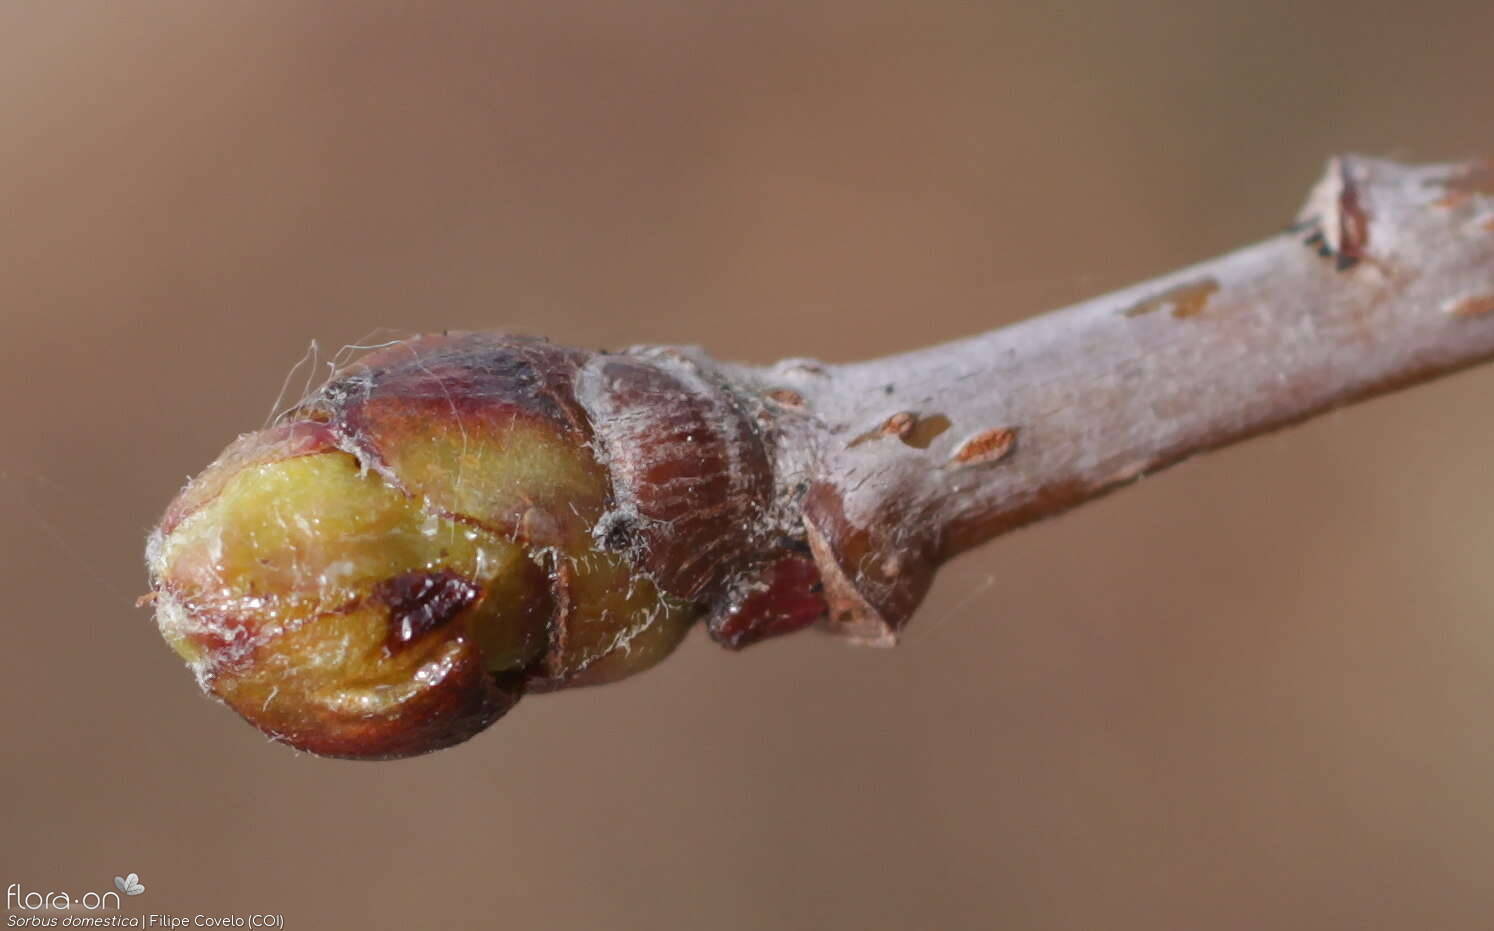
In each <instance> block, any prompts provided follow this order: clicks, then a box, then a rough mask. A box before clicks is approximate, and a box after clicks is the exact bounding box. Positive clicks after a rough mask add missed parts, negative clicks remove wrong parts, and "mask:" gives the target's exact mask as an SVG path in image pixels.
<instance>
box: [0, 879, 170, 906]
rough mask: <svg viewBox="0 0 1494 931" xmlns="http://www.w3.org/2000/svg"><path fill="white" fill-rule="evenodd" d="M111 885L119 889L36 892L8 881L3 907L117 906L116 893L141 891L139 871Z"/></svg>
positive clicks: (118, 900)
mask: <svg viewBox="0 0 1494 931" xmlns="http://www.w3.org/2000/svg"><path fill="white" fill-rule="evenodd" d="M114 887H115V888H116V889H118V890H119V892H85V893H83V894H82V895H80V896H73V895H69V894H68V893H66V892H61V891H58V890H50V889H49V890H47V891H44V892H36V891H34V890H31V889H26V888H23V887H22V886H21V884H20V883H11V884H10V885H8V886H6V887H5V909H6V911H10V910H13V909H19V910H21V911H23V912H36V911H68V910H71V909H82V910H83V911H87V912H93V911H99V910H100V909H106V908H113V909H117V908H119V907H120V901H121V899H120V898H119V893H120V892H123V893H124V894H125V895H139V894H140V893H142V892H144V891H145V884H144V883H142V882H140V874H138V873H131V874H130V875H128V876H116V877H114Z"/></svg>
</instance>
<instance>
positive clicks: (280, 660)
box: [149, 157, 1494, 757]
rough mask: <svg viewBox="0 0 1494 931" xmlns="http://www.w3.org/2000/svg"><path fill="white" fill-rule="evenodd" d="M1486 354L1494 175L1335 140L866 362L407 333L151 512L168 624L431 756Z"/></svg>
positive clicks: (335, 739) (894, 594) (874, 634)
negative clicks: (1121, 266)
mask: <svg viewBox="0 0 1494 931" xmlns="http://www.w3.org/2000/svg"><path fill="white" fill-rule="evenodd" d="M1491 356H1494V167H1491V166H1490V165H1488V164H1482V165H1462V166H1430V167H1406V166H1401V165H1397V164H1394V163H1391V162H1385V161H1377V160H1372V159H1365V158H1357V157H1355V158H1347V157H1346V158H1340V159H1335V160H1334V161H1332V162H1331V163H1330V166H1329V170H1328V173H1327V176H1326V177H1325V178H1324V179H1323V180H1322V181H1321V182H1320V183H1319V185H1318V186H1317V188H1316V189H1315V190H1314V191H1313V193H1312V195H1311V196H1310V198H1309V199H1308V202H1307V205H1306V206H1305V208H1304V209H1303V212H1302V214H1301V216H1300V218H1299V220H1298V222H1297V223H1296V224H1295V225H1294V226H1293V227H1292V229H1291V230H1290V231H1288V232H1286V233H1283V234H1282V235H1279V236H1276V237H1274V238H1272V239H1268V240H1266V241H1264V242H1262V243H1259V244H1257V245H1254V246H1250V247H1248V248H1245V249H1242V250H1240V251H1238V252H1235V253H1232V254H1230V255H1227V256H1224V257H1221V258H1218V259H1214V260H1211V261H1208V262H1204V263H1202V264H1199V265H1196V266H1194V267H1192V268H1188V269H1184V270H1182V271H1179V272H1176V273H1174V274H1170V275H1167V276H1164V277H1162V278H1159V279H1156V280H1154V281H1151V282H1147V283H1145V284H1141V285H1137V286H1135V287H1132V288H1128V289H1125V290H1123V291H1119V292H1116V293H1114V294H1111V295H1107V296H1105V297H1101V298H1097V299H1094V300H1091V301H1088V302H1086V303H1083V304H1079V305H1077V306H1074V307H1071V308H1069V309H1066V310H1062V311H1057V312H1054V313H1050V314H1047V315H1045V316H1041V317H1037V318H1034V319H1032V320H1029V321H1026V322H1024V323H1020V324H1017V325H1015V326H1010V327H1006V328H1003V329H999V330H995V331H993V332H991V333H988V334H985V335H983V336H977V337H974V338H972V339H968V340H964V341H961V342H956V343H950V344H947V345H943V346H937V347H934V348H931V349H925V350H922V351H919V352H914V353H910V354H907V355H900V356H894V357H890V358H886V359H879V360H875V361H871V362H863V363H858V364H853V365H840V366H831V365H826V364H823V363H820V362H816V361H812V360H802V359H800V360H788V361H785V362H781V363H779V364H777V365H775V366H772V367H768V368H753V367H745V366H735V365H726V364H721V363H718V362H715V361H714V360H712V359H710V358H709V357H707V356H705V355H704V354H702V353H701V352H699V351H697V350H690V349H678V348H662V347H639V348H635V349H632V350H628V351H626V352H623V353H617V354H609V353H588V352H583V351H579V350H572V349H565V348H562V347H557V346H553V345H550V344H548V343H543V342H540V341H535V340H526V339H522V338H518V337H507V336H501V335H493V334H442V335H439V336H429V337H420V338H416V339H414V340H410V341H406V342H404V343H400V344H398V345H395V346H391V347H388V348H384V349H382V350H380V351H377V352H375V353H373V354H371V355H369V356H367V357H365V358H364V359H363V360H362V361H361V362H360V363H358V364H356V365H354V366H352V367H350V368H349V369H347V370H345V371H344V372H342V373H341V374H340V375H339V376H338V377H337V378H335V379H334V380H333V381H331V382H330V383H329V384H328V385H327V386H326V387H325V388H323V389H322V390H321V391H320V392H319V393H318V394H317V395H316V396H314V397H313V398H312V399H310V400H309V401H308V402H306V403H304V404H303V405H301V406H300V407H298V408H297V409H295V410H293V411H291V412H289V413H288V414H287V415H286V417H285V418H284V419H283V420H282V422H281V423H280V424H279V425H278V426H276V427H274V428H272V429H271V430H269V431H262V432H261V433H258V434H252V435H250V436H248V437H245V438H242V439H241V440H240V442H239V443H237V444H235V446H233V447H231V448H230V450H229V451H228V452H226V453H225V454H224V456H223V457H222V458H220V460H219V461H218V462H217V463H215V464H214V465H213V466H212V467H210V468H209V469H208V470H207V471H206V472H205V473H204V474H203V475H201V476H199V477H198V478H197V479H196V480H195V481H194V482H193V483H192V484H191V485H189V486H188V488H187V489H186V490H185V491H184V492H183V493H182V495H181V496H180V497H179V498H178V499H177V501H176V502H175V503H174V504H173V505H172V508H171V509H170V510H169V511H168V512H167V515H166V518H165V519H164V520H163V522H162V525H161V527H160V528H159V529H158V531H157V532H156V534H155V535H154V536H153V538H152V543H151V547H150V553H149V561H150V566H151V572H152V584H153V589H154V591H155V595H156V598H155V604H156V608H157V616H158V620H159V622H160V624H161V627H162V630H163V632H164V633H165V635H166V636H167V639H168V640H169V641H171V642H172V643H173V645H174V646H176V647H177V649H178V651H179V652H181V653H182V655H183V656H184V657H185V658H187V659H188V661H189V662H190V663H191V664H192V665H193V667H194V669H196V671H197V672H198V675H199V678H200V680H201V681H202V683H203V684H204V686H205V687H206V688H208V689H209V690H211V691H212V692H213V693H214V694H217V695H219V696H220V697H223V698H224V699H225V700H227V701H228V702H229V703H230V704H231V705H233V706H234V707H235V708H236V709H237V710H239V711H240V713H242V714H244V715H245V716H246V717H248V718H249V719H250V720H251V721H253V722H254V723H256V724H258V725H259V726H260V727H262V728H264V729H265V730H267V731H269V732H270V733H272V734H273V735H274V736H276V737H279V738H281V739H284V740H286V741H288V742H290V743H292V744H295V745H296V746H300V747H304V748H307V749H311V750H313V751H315V752H319V753H329V754H335V755H346V756H358V757H387V756H399V755H406V754H409V753H416V752H422V751H424V750H429V749H434V748H436V747H439V746H444V745H447V744H450V743H454V742H456V741H459V740H462V739H465V738H466V737H468V736H470V735H471V734H472V733H474V732H476V731H477V730H479V729H481V728H482V727H484V726H486V725H487V724H488V723H490V722H491V721H492V720H493V719H495V718H496V717H498V716H499V715H500V714H502V713H503V712H504V711H505V710H506V709H507V708H508V707H509V706H510V705H512V703H513V702H514V701H515V700H517V698H518V696H519V695H520V694H521V693H522V692H523V691H525V690H530V691H533V690H549V689H555V688H563V687H569V686H574V685H582V684H593V683H598V682H606V681H610V680H613V679H616V678H621V677H622V676H626V675H630V674H632V673H633V672H636V671H638V670H640V669H642V668H646V667H647V666H649V665H651V664H652V663H654V662H656V661H657V660H658V659H660V658H662V657H663V656H664V655H667V653H668V652H669V651H670V650H671V649H673V647H674V645H675V644H676V643H677V642H678V640H679V638H680V637H681V636H682V635H683V633H684V631H685V629H686V628H687V627H688V626H689V625H690V623H691V622H692V621H694V620H695V619H696V618H698V617H700V618H703V619H704V621H705V625H706V627H707V629H708V630H709V631H710V633H711V635H712V636H713V637H715V638H716V639H717V640H718V641H720V642H721V643H723V644H724V645H726V646H730V647H740V646H743V645H746V644H749V643H752V642H755V641H758V640H761V639H763V638H764V637H769V636H776V635H780V634H785V633H789V632H792V631H795V630H798V629H800V628H803V627H805V626H809V625H810V624H813V623H815V622H817V621H818V622H821V623H822V624H823V625H824V626H826V627H828V628H829V629H831V630H833V631H835V632H838V633H841V634H844V635H847V636H850V637H852V638H855V639H857V640H860V641H863V642H867V643H874V644H890V643H893V642H895V641H896V638H897V633H898V631H899V630H900V629H901V628H902V627H903V625H904V624H906V623H907V621H908V619H909V618H910V617H911V615H912V613H913V611H914V609H915V608H916V607H917V605H918V603H919V601H920V600H921V599H922V598H923V596H924V594H925V593H926V591H927V590H928V587H929V584H930V581H931V580H932V578H933V575H934V572H935V571H936V570H937V568H938V566H939V565H940V564H941V563H942V562H943V561H944V560H946V559H948V558H949V557H950V556H952V555H954V554H956V553H959V552H961V551H963V550H966V549H969V548H970V547H972V546H975V545H977V544H979V543H981V542H982V541H984V540H987V539H990V538H991V537H993V536H995V535H997V534H1000V533H1003V532H1005V531H1007V530H1010V529H1013V528H1015V527H1018V526H1021V525H1023V524H1026V523H1030V522H1032V521H1035V520H1040V519H1042V518H1044V517H1048V516H1051V515H1054V514H1057V513H1059V512H1061V511H1064V510H1067V509H1068V508H1071V507H1073V506H1075V505H1077V504H1080V503H1082V502H1084V501H1087V500H1090V499H1092V498H1094V497H1096V496H1098V495H1101V494H1103V493H1105V492H1107V491H1109V490H1112V489H1114V488H1117V487H1119V486H1121V485H1124V484H1126V483H1128V482H1131V481H1134V480H1135V479H1136V478H1138V477H1140V476H1141V475H1144V474H1148V473H1151V472H1155V471H1157V470H1158V469H1161V468H1163V467H1165V466H1167V465H1169V464H1171V463H1174V462H1177V461H1179V460H1181V459H1183V458H1185V457H1187V456H1190V455H1193V454H1195V453H1199V452H1202V451H1205V450H1209V449H1213V448H1216V447H1219V446H1222V445H1224V444H1227V443H1231V442H1234V441H1236V440H1240V439H1243V438H1245V437H1249V436H1252V435H1255V434H1258V433H1261V432H1263V431H1266V430H1271V429H1274V428H1276V427H1280V426H1283V425H1285V424H1289V423H1293V422H1296V421H1300V420H1303V419H1305V418H1308V417H1311V416H1313V415H1314V414H1317V413H1320V412H1322V411H1325V410H1328V409H1330V408H1333V407H1335V406H1338V405H1341V404H1346V403H1349V402H1351V401H1355V400H1359V399H1361V398H1366V397H1369V396H1372V395H1374V394H1378V393H1380V392H1384V391H1389V390H1393V389H1396V388H1400V387H1404V386H1407V385H1410V384H1413V383H1415V382H1418V381H1422V380H1424V379H1427V378H1432V377H1435V376H1437V375H1442V374H1446V373H1448V372H1452V371H1455V370H1457V369H1459V368H1462V367H1464V366H1467V365H1471V364H1473V363H1476V362H1479V361H1483V360H1485V359H1488V358H1490V357H1491ZM267 502H269V503H267ZM288 502H294V503H293V504H291V503H288ZM287 508H291V509H292V510H293V511H294V512H295V514H294V517H293V519H287V518H286V517H285V510H286V509H287ZM370 540H372V541H374V542H372V543H371V542H369V541H370ZM422 541H423V542H422ZM329 580H330V581H329ZM370 683H373V685H370Z"/></svg>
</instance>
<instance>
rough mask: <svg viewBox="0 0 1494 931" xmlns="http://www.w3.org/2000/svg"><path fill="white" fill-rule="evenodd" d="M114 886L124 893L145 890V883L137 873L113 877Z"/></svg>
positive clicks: (137, 893)
mask: <svg viewBox="0 0 1494 931" xmlns="http://www.w3.org/2000/svg"><path fill="white" fill-rule="evenodd" d="M114 888H116V889H118V890H119V891H120V892H123V893H124V894H125V895H139V894H140V893H142V892H144V891H145V884H144V883H142V882H141V881H140V874H139V873H131V874H130V875H128V876H116V877H114Z"/></svg>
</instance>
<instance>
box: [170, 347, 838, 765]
mask: <svg viewBox="0 0 1494 931" xmlns="http://www.w3.org/2000/svg"><path fill="white" fill-rule="evenodd" d="M619 364H622V365H623V369H622V370H619V369H618V368H617V366H618V365H619ZM672 379H674V381H671V380H672ZM681 379H685V376H684V375H681V374H680V373H679V372H678V371H675V370H673V369H671V368H670V366H669V365H668V364H661V365H660V366H655V365H653V364H641V363H640V364H637V365H635V364H633V363H625V364H624V363H620V362H619V359H618V357H607V356H601V355H599V354H592V353H582V352H579V351H575V350H568V349H563V348H559V347H555V346H551V345H549V344H547V343H543V342H539V341H534V340H525V339H518V338H513V337H502V336H494V335H484V334H466V335H451V336H446V335H443V336H434V337H422V338H417V339H414V340H410V341H407V342H404V343H400V344H397V345H395V346H392V347H389V348H387V349H384V350H382V351H380V352H377V353H375V354H373V355H370V356H368V357H367V358H365V359H364V360H363V361H362V362H361V363H359V364H358V365H356V366H354V367H352V368H350V369H348V370H346V371H344V372H342V373H340V374H339V375H338V376H337V377H336V378H335V379H333V380H332V381H331V382H330V383H329V384H328V385H326V386H325V387H324V388H323V389H321V390H320V391H319V392H318V393H317V394H316V395H315V396H314V397H312V398H310V399H309V400H307V401H306V402H304V403H303V404H301V405H300V406H299V407H297V408H296V409H295V410H293V411H291V412H290V413H289V414H287V415H286V416H284V417H282V418H281V420H280V422H279V423H277V424H276V425H275V426H273V427H271V428H269V429H266V430H263V431H260V432H258V433H252V434H248V435H246V436H243V437H240V438H239V440H238V441H237V442H235V443H234V444H232V445H231V446H230V447H229V448H228V449H227V450H226V451H225V452H224V453H223V455H222V456H220V457H219V458H218V460H217V461H216V462H214V463H213V464H212V465H210V466H209V467H208V468H207V469H206V470H205V471H204V472H203V473H202V474H201V475H199V476H197V477H196V478H195V479H194V480H193V481H192V482H191V483H190V484H188V485H187V487H186V488H185V489H183V490H182V492H181V493H180V494H179V495H178V497H177V499H176V500H175V501H174V502H173V503H172V504H171V506H170V507H169V508H168V510H167V512H166V515H165V517H164V518H163V520H162V522H161V525H160V526H159V527H158V528H157V529H156V531H155V532H154V533H153V534H152V535H151V539H150V543H149V546H148V551H147V561H148V565H149V569H150V574H151V586H152V590H153V601H154V607H155V611H156V620H157V623H158V625H159V626H160V629H161V633H162V635H163V636H164V637H165V639H166V641H167V642H168V643H169V644H170V645H171V647H172V648H173V649H174V650H176V652H177V653H178V654H180V655H181V657H182V658H183V659H184V660H185V661H186V662H187V664H188V665H189V666H190V667H191V669H192V670H193V671H194V672H195V674H196V676H197V679H198V681H199V683H200V684H201V685H202V687H203V688H204V689H205V690H206V691H208V692H210V693H211V694H213V695H215V696H217V697H218V698H220V699H222V700H223V701H224V702H226V703H227V704H228V705H230V706H231V707H232V708H233V709H234V710H235V711H237V712H238V713H239V714H241V715H242V716H243V717H244V718H246V719H248V720H249V721H250V722H251V723H253V724H255V725H256V726H257V727H259V728H260V729H262V730H263V731H265V732H266V733H268V734H270V735H271V736H272V737H274V738H275V739H277V740H281V741H284V742H285V743H288V744H290V745H292V746H294V747H298V748H300V749H303V750H307V751H310V752H312V753H317V754H323V755H329V756H341V757H356V758H371V759H385V758H391V757H401V756H409V755H413V754H418V753H423V752H426V751H430V750H434V749H438V748H440V747H445V746H449V745H451V744H454V743H458V742H460V741H462V740H465V739H467V738H468V737H470V736H472V735H473V734H475V733H477V732H478V731H480V730H482V729H483V728H485V727H487V726H488V725H489V724H491V723H492V722H493V721H495V720H496V719H497V718H498V717H500V716H501V715H503V714H504V713H505V712H506V711H507V710H508V709H509V708H510V707H512V706H513V704H514V703H515V702H516V701H517V700H518V699H519V697H520V696H521V695H522V694H523V693H525V692H526V691H546V690H553V689H558V688H566V687H572V686H577V685H589V684H597V683H602V682H609V681H613V680H615V679H619V678H622V677H625V676H628V675H631V674H633V673H635V672H638V671H640V670H643V669H646V668H648V667H649V666H652V665H653V664H654V663H656V662H658V661H659V660H660V659H662V658H663V657H664V656H666V655H667V654H668V653H669V652H670V651H671V650H673V649H674V647H675V646H676V645H677V644H678V643H679V641H680V640H681V638H682V637H683V635H684V634H685V632H686V630H687V628H688V627H689V626H690V624H691V623H692V622H693V621H694V620H696V619H697V618H698V617H700V616H701V615H702V614H703V613H705V612H706V611H707V609H708V608H709V607H710V606H711V605H712V604H713V603H716V602H720V603H723V604H724V603H727V602H729V601H730V602H731V603H733V604H735V603H736V601H733V600H732V599H731V598H730V597H729V591H728V590H729V589H730V586H731V584H732V583H733V582H734V581H735V580H737V579H739V578H740V577H743V576H744V573H745V575H747V576H750V575H751V573H750V571H747V570H748V569H750V568H751V566H752V561H751V559H750V558H748V556H749V554H748V553H746V552H745V550H744V547H747V546H748V545H749V544H750V543H751V542H752V541H754V540H755V537H754V536H753V535H752V534H751V533H747V532H744V531H743V528H744V527H746V526H749V525H751V524H752V523H753V522H754V521H755V520H757V518H758V516H759V515H758V514H757V513H756V511H757V509H760V508H761V507H763V506H764V502H765V500H766V497H767V495H768V491H769V485H770V483H769V482H768V481H767V474H766V468H767V464H766V460H765V459H764V457H763V456H762V453H761V450H760V449H758V448H757V447H756V446H755V445H754V444H756V443H757V440H756V438H755V437H754V436H753V435H752V433H751V430H750V429H749V428H748V427H747V426H746V425H745V421H743V420H742V419H741V418H740V417H738V416H736V415H735V414H734V413H733V412H732V411H731V410H729V405H727V406H726V407H722V406H721V405H722V404H724V403H725V402H722V401H721V400H720V399H719V398H715V397H714V396H713V395H712V393H711V391H710V390H709V386H704V385H690V384H684V383H682V382H681V381H680V380H681ZM685 380H688V379H685ZM661 393H662V395H661ZM661 396H662V397H664V398H665V399H666V400H667V401H668V403H664V404H661V403H660V397H661ZM640 406H641V407H645V408H653V409H657V410H658V411H659V412H660V413H658V414H657V415H655V414H647V413H643V414H640V413H638V411H637V410H634V408H637V407H640ZM598 411H600V413H598ZM602 417H605V418H607V419H608V424H606V425H602V424H601V421H600V418H602ZM619 423H622V424H626V426H625V427H619V426H617V424H619ZM619 430H624V431H625V432H626V433H627V435H625V436H624V435H623V434H621V433H619V432H618V431H619ZM624 444H625V446H626V448H624ZM728 447H730V448H728ZM754 469H755V470H756V471H755V472H753V471H752V470H754ZM671 509H672V510H673V511H675V512H677V513H670V512H671ZM732 541H737V542H732ZM742 541H747V542H745V543H744V542H742ZM744 567H747V568H746V569H744ZM812 582H813V580H808V581H807V582H806V585H809V584H812ZM737 600H738V601H739V600H740V599H737ZM799 610H800V613H801V614H802V613H803V608H802V605H801V606H800V607H799Z"/></svg>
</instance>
